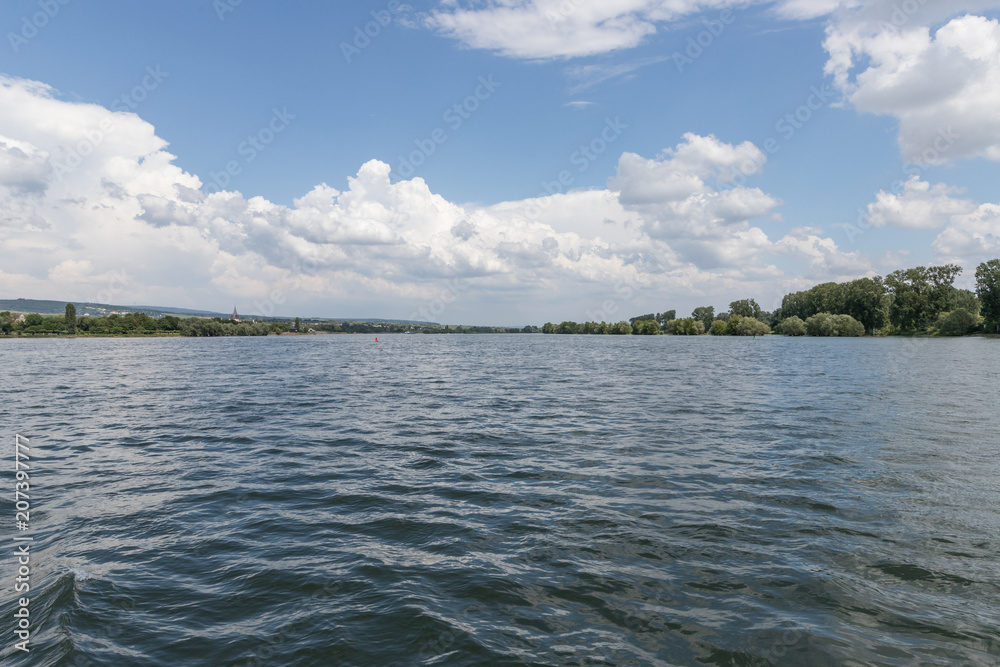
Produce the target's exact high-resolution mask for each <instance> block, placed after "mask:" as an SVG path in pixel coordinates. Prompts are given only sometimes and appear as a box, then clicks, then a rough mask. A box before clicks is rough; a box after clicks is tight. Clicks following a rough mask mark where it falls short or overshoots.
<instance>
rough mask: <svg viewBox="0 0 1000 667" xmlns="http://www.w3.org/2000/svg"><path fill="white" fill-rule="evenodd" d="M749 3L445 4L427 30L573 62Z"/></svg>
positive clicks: (493, 0)
mask: <svg viewBox="0 0 1000 667" xmlns="http://www.w3.org/2000/svg"><path fill="white" fill-rule="evenodd" d="M745 4H747V0H486V1H484V2H472V1H471V0H463V1H461V2H460V1H459V0H448V1H445V2H442V3H441V4H440V6H439V8H438V9H437V10H436V11H434V12H432V13H431V15H430V16H429V17H428V19H427V25H428V26H429V27H430V28H432V29H435V30H437V31H439V32H440V33H442V34H444V35H446V36H448V37H451V38H453V39H456V40H458V41H459V42H461V43H462V44H463V45H464V46H466V47H467V48H474V49H487V50H491V51H496V52H498V53H500V54H501V55H504V56H507V57H510V58H527V59H549V58H575V57H580V56H590V55H595V54H599V53H609V52H612V51H618V50H621V49H629V48H633V47H635V46H638V45H639V43H640V42H642V40H643V39H645V38H646V37H648V36H649V35H652V34H653V33H655V32H656V30H657V24H660V23H665V22H669V21H673V20H676V19H679V18H682V17H684V16H686V15H689V14H693V13H696V12H700V11H704V10H708V9H721V8H723V7H733V6H742V5H745Z"/></svg>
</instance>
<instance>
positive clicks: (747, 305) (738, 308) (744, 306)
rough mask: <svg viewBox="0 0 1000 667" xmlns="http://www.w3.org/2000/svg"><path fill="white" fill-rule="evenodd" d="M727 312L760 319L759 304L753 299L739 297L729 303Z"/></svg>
mask: <svg viewBox="0 0 1000 667" xmlns="http://www.w3.org/2000/svg"><path fill="white" fill-rule="evenodd" d="M729 312H730V313H732V314H733V315H739V316H740V317H752V318H754V319H756V320H759V319H760V306H758V305H757V302H756V301H754V300H753V299H741V300H739V301H733V302H732V303H731V304H729Z"/></svg>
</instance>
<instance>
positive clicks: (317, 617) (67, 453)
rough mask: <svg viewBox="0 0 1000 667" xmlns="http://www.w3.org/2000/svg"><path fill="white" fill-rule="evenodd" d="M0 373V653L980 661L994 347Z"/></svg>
mask: <svg viewBox="0 0 1000 667" xmlns="http://www.w3.org/2000/svg"><path fill="white" fill-rule="evenodd" d="M0 374H2V379H3V382H2V386H0V432H2V438H3V443H4V444H3V451H4V452H5V453H4V461H6V462H7V463H4V464H3V468H4V470H8V472H7V473H4V475H3V479H4V480H6V481H4V482H2V484H3V485H4V488H3V490H2V494H3V497H5V498H10V500H11V501H12V500H13V490H14V475H13V472H10V471H11V470H12V469H13V449H14V433H15V431H16V432H19V433H22V434H24V435H25V436H27V437H29V438H30V440H31V442H30V447H31V449H30V451H31V457H32V459H31V500H30V502H31V522H30V529H29V530H28V531H26V532H22V533H18V531H17V530H16V529H15V528H14V522H13V519H14V516H13V515H14V506H13V502H8V503H7V506H8V510H7V511H8V512H9V515H10V518H9V519H4V523H5V525H6V527H5V529H4V533H5V534H6V535H7V538H5V542H6V543H7V544H8V545H11V546H9V547H8V548H6V549H4V550H3V551H2V553H6V554H7V555H6V556H0V574H2V577H3V582H2V586H3V591H4V592H3V598H2V600H0V601H2V608H0V618H2V619H6V620H3V621H0V625H2V627H0V637H2V638H3V642H2V645H0V659H2V662H3V663H4V664H10V665H32V666H35V665H80V666H83V665H115V666H122V665H171V666H172V665H212V666H217V665H364V666H369V665H375V666H380V665H580V666H582V665H587V666H590V665H741V666H746V665H810V666H823V665H955V664H968V665H991V666H992V665H996V664H998V663H1000V630H998V628H1000V567H998V561H1000V416H998V406H1000V341H998V340H987V339H981V338H967V339H955V340H944V339H941V340H921V341H914V340H903V339H791V338H782V337H766V338H762V339H757V340H750V339H743V338H716V337H708V336H702V337H674V336H657V337H644V336H543V335H506V336H503V335H497V336H490V335H475V336H472V335H468V336H459V335H452V336H445V335H438V336H429V335H395V336H385V337H384V338H383V337H382V336H380V337H379V342H378V343H375V341H374V337H373V336H364V335H353V336H299V337H288V336H285V337H269V338H228V339H151V340H140V339H67V340H0ZM15 535H20V536H22V537H23V536H31V537H33V538H34V541H33V542H31V547H30V550H31V566H30V567H31V575H30V579H31V581H30V585H31V591H30V615H31V616H30V618H31V643H30V647H31V652H30V654H27V655H24V654H23V653H22V652H20V651H17V650H16V649H15V648H14V643H15V641H17V640H16V636H15V635H14V626H15V619H14V616H13V615H14V613H15V610H16V609H17V608H18V606H17V605H18V603H17V602H16V600H15V599H14V598H15V596H14V593H13V585H14V580H15V579H14V578H15V576H16V575H17V572H16V570H17V562H16V557H15V555H14V546H12V545H13V544H14V542H13V538H14V537H15Z"/></svg>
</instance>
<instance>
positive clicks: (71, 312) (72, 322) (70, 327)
mask: <svg viewBox="0 0 1000 667" xmlns="http://www.w3.org/2000/svg"><path fill="white" fill-rule="evenodd" d="M66 333H68V334H75V333H76V306H74V305H73V304H71V303H67V304H66Z"/></svg>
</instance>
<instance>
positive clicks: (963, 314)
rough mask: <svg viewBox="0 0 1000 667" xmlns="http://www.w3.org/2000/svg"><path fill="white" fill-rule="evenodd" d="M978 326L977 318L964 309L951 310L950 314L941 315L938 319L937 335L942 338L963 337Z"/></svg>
mask: <svg viewBox="0 0 1000 667" xmlns="http://www.w3.org/2000/svg"><path fill="white" fill-rule="evenodd" d="M978 324H979V318H978V317H976V316H975V315H973V314H972V313H970V312H969V311H967V310H966V309H965V308H959V309H958V310H953V311H951V312H950V313H947V314H945V313H941V315H940V317H939V324H938V333H939V334H941V335H942V336H964V335H965V334H967V333H969V332H970V331H972V330H973V329H974V328H975V327H976V326H977V325H978Z"/></svg>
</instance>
